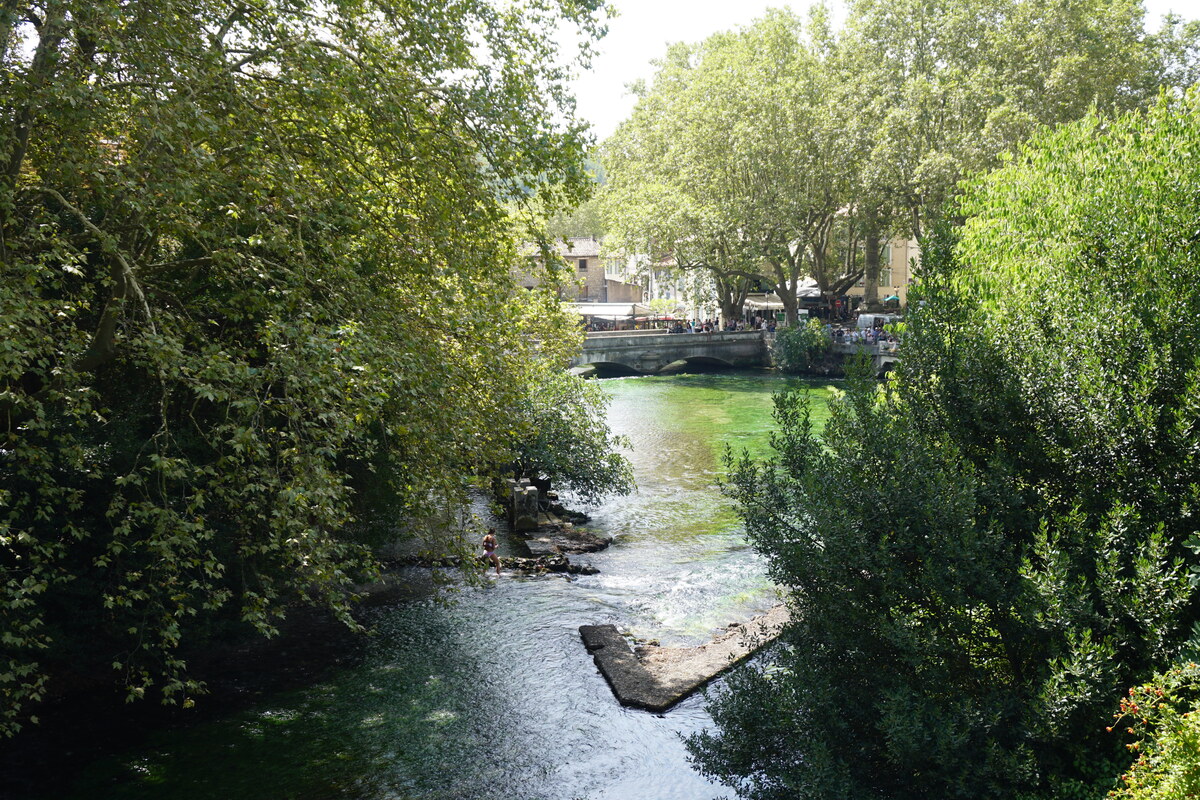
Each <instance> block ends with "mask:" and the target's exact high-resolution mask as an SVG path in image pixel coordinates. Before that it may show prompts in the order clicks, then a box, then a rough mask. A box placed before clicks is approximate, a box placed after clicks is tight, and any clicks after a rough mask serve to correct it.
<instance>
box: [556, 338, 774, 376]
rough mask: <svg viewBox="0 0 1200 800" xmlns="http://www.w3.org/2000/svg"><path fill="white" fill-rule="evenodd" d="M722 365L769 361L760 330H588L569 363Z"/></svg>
mask: <svg viewBox="0 0 1200 800" xmlns="http://www.w3.org/2000/svg"><path fill="white" fill-rule="evenodd" d="M681 361H682V362H686V363H688V364H692V365H703V364H708V365H713V366H722V367H762V366H766V365H767V364H769V363H770V361H769V357H768V354H767V345H766V342H765V341H764V340H763V334H762V332H760V331H737V332H734V331H720V332H713V333H664V332H663V331H611V332H603V333H589V334H588V335H587V339H586V340H584V343H583V351H582V352H581V353H580V354H579V355H578V356H576V357H575V358H574V360H572V362H571V366H572V367H583V366H585V365H588V364H592V365H595V367H596V368H597V369H598V370H609V371H624V372H637V373H641V374H643V375H644V374H653V373H655V372H660V371H662V370H663V369H664V368H665V367H667V366H668V365H671V364H676V363H678V362H681Z"/></svg>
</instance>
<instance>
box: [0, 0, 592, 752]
mask: <svg viewBox="0 0 1200 800" xmlns="http://www.w3.org/2000/svg"><path fill="white" fill-rule="evenodd" d="M602 9H603V2H602V0H583V1H582V2H579V1H577V0H569V1H568V0H519V1H518V2H511V3H509V2H505V3H491V2H489V1H488V0H464V1H463V2H455V3H451V4H446V3H442V2H430V1H429V0H366V2H357V1H356V2H341V1H340V0H334V1H333V2H274V1H271V2H260V3H242V2H235V1H234V0H187V2H183V1H182V0H155V2H138V3H129V2H122V1H121V0H36V1H35V2H11V3H4V4H3V8H2V9H0V36H3V46H4V51H3V58H4V64H3V71H2V72H0V286H2V287H3V291H0V330H3V331H4V336H3V340H2V342H0V570H2V579H0V620H2V622H0V625H2V628H0V629H2V638H0V696H2V697H3V702H2V703H0V730H3V731H6V732H11V731H12V730H15V729H16V728H17V727H18V725H19V721H20V719H22V715H23V714H25V713H27V709H26V710H24V711H23V709H25V707H26V706H27V705H28V703H29V701H35V700H38V699H39V698H41V697H42V696H43V695H44V694H45V693H46V692H47V691H48V690H51V691H53V690H55V689H56V687H55V686H54V685H51V684H49V683H48V679H49V677H50V676H52V675H57V674H59V673H60V672H61V670H62V668H63V667H64V665H69V666H71V667H72V668H74V669H76V670H78V671H79V672H81V673H92V674H100V675H104V674H109V675H112V674H113V672H112V671H114V670H115V673H116V675H117V676H119V677H120V678H121V679H122V680H123V681H124V682H125V684H126V685H127V686H128V688H129V691H130V694H131V695H132V696H141V695H143V694H147V693H150V692H155V693H161V694H160V696H164V697H167V698H175V699H178V698H181V697H183V696H185V695H187V694H189V693H191V692H192V691H193V690H194V689H195V688H196V687H195V686H194V684H193V683H191V682H190V681H189V680H188V678H187V676H186V673H185V671H184V667H185V665H184V662H183V658H182V657H181V655H180V653H181V644H182V643H186V642H187V641H188V639H189V637H190V636H191V634H193V633H195V632H196V631H197V630H198V629H199V628H200V627H202V626H204V625H207V624H211V623H213V622H214V621H219V620H221V619H233V620H241V621H243V622H244V623H245V624H248V625H249V626H252V627H253V628H255V629H257V630H259V631H261V632H264V633H270V632H272V631H273V630H274V627H275V624H276V622H277V620H278V619H279V617H280V616H281V615H282V614H283V613H284V610H285V608H286V606H287V605H288V604H289V603H290V602H293V601H297V600H304V601H313V602H318V603H323V604H325V605H327V606H329V607H331V608H333V609H334V610H335V611H337V612H338V613H339V614H341V615H342V616H343V617H345V618H347V619H348V617H346V615H347V612H348V604H347V597H348V589H349V587H350V586H351V585H352V584H353V582H354V581H355V580H356V579H358V578H360V577H361V576H362V575H364V574H369V573H370V570H371V567H372V562H373V559H372V555H371V551H370V549H369V547H368V545H370V544H371V540H370V538H369V537H367V536H365V535H352V533H353V532H361V531H362V530H363V529H362V527H361V526H358V527H350V526H348V525H347V523H348V522H349V521H350V520H351V519H352V518H353V516H354V514H355V512H356V511H357V510H358V508H356V504H357V501H356V497H362V493H361V492H357V490H359V489H360V488H361V487H364V486H367V485H371V486H379V485H380V484H383V485H386V488H387V491H388V493H389V495H390V496H391V498H392V500H393V501H394V503H395V506H396V508H398V509H399V510H400V511H401V512H402V513H403V515H404V518H405V520H406V521H407V522H409V523H413V524H412V525H410V526H409V527H410V528H415V527H419V526H418V525H416V523H417V522H419V519H420V517H422V516H430V515H433V514H436V513H438V512H441V511H443V510H444V509H446V508H450V507H453V506H454V504H455V503H456V502H457V501H458V500H459V499H460V498H461V496H462V493H463V491H464V489H465V486H466V481H467V479H468V478H469V477H470V476H471V475H472V474H473V473H474V472H476V471H477V470H478V469H480V468H483V467H485V466H486V465H492V464H504V463H508V462H509V461H510V460H511V445H512V443H513V433H514V426H513V425H512V424H510V419H511V415H512V414H513V413H514V409H515V408H517V407H518V406H519V405H520V404H522V403H526V402H528V398H529V395H530V393H531V392H536V390H537V389H536V381H537V380H539V379H540V376H541V375H542V373H543V372H544V367H543V366H541V365H540V363H539V362H546V361H548V362H550V363H560V359H561V357H562V354H563V352H564V349H565V348H568V347H570V346H572V344H573V343H574V342H575V341H576V338H575V337H576V334H575V332H574V327H573V326H572V325H570V323H568V322H566V321H565V320H564V319H563V317H562V315H561V314H560V313H559V312H558V310H557V303H556V302H554V301H553V300H552V299H551V298H550V297H549V295H548V294H539V293H526V292H524V291H523V290H522V291H518V290H515V289H514V288H513V285H512V281H511V279H510V278H509V270H510V265H511V264H513V263H514V261H516V260H517V254H516V248H515V246H514V244H513V241H514V239H515V238H516V236H517V235H518V234H519V233H520V232H519V231H517V230H515V229H514V228H513V226H512V223H511V221H510V220H511V217H510V210H511V209H512V208H513V207H519V206H520V205H521V204H522V203H525V202H526V201H527V200H529V201H532V200H533V199H534V198H536V202H537V203H538V204H539V207H540V208H545V209H554V208H556V207H559V206H561V205H562V204H563V203H564V202H565V201H570V200H574V199H578V198H580V197H582V196H584V194H585V193H586V192H587V190H588V187H589V186H590V180H589V179H588V177H587V175H586V174H585V173H584V171H583V166H582V165H583V158H582V153H583V145H584V143H583V142H582V140H581V137H580V130H581V126H580V125H579V124H578V123H576V122H574V121H573V120H572V117H571V115H570V107H571V104H570V102H569V99H568V98H567V95H566V93H565V89H564V85H565V84H564V82H565V80H566V78H567V77H568V73H567V72H566V71H565V68H563V67H562V66H560V65H559V53H558V52H557V47H556V45H555V43H554V42H553V41H552V40H551V37H550V34H551V32H553V31H556V30H562V29H564V28H565V29H573V30H576V31H578V32H579V34H580V36H581V38H582V40H583V41H584V42H585V43H586V42H590V41H591V39H593V38H594V37H595V36H597V35H599V33H600V32H601V28H600V25H599V20H598V16H600V14H601V12H602ZM583 53H584V55H586V54H587V46H586V44H585V46H584V48H583ZM555 120H560V121H561V122H555ZM356 492H357V493H356Z"/></svg>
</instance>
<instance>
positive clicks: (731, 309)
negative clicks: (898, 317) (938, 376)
mask: <svg viewBox="0 0 1200 800" xmlns="http://www.w3.org/2000/svg"><path fill="white" fill-rule="evenodd" d="M849 6H850V8H849V14H848V18H847V20H846V25H845V28H844V30H841V31H834V30H833V29H832V26H831V22H830V15H829V13H828V10H827V9H826V8H824V7H823V6H816V7H815V8H814V9H813V10H812V11H811V12H810V14H809V16H808V18H807V19H801V18H800V17H798V16H797V15H795V14H793V13H791V12H786V11H771V12H768V13H767V14H766V15H765V16H764V17H763V18H762V19H759V20H757V21H755V22H754V23H753V24H752V25H749V26H747V27H746V28H744V29H741V30H736V31H731V32H724V33H719V34H716V35H713V36H711V37H710V38H708V39H707V40H705V41H704V42H701V43H697V44H693V45H685V44H679V45H675V46H674V47H672V48H671V49H670V50H669V51H668V52H667V54H666V56H665V58H663V59H662V61H661V62H660V64H659V69H658V72H657V74H656V75H655V76H654V78H653V80H652V81H651V82H649V83H647V84H644V85H639V86H637V87H635V89H636V91H637V94H638V103H637V106H636V107H635V109H634V111H633V114H632V115H631V116H630V118H629V119H627V120H626V121H625V122H623V123H622V124H621V126H620V127H619V128H618V129H617V131H616V133H615V134H613V136H612V137H611V139H609V140H608V141H607V142H606V143H605V145H604V147H603V150H602V160H603V162H604V166H605V168H606V169H607V177H608V182H607V184H606V186H605V187H604V190H603V192H602V193H601V204H602V207H603V208H604V210H605V215H606V217H607V221H608V227H609V229H610V230H609V233H610V239H609V244H610V246H612V247H615V248H618V249H620V248H623V249H624V251H625V252H629V253H640V254H644V255H646V256H647V257H648V258H647V262H646V267H647V268H648V269H649V268H654V269H661V268H664V267H673V268H674V269H676V270H704V271H705V272H706V273H707V274H709V275H710V276H711V277H712V280H713V282H714V284H715V289H716V296H717V300H718V302H720V304H721V306H722V315H723V316H725V317H727V318H728V317H730V316H737V315H740V313H741V304H742V299H743V298H744V295H745V291H746V287H747V285H750V286H757V285H758V284H759V283H760V282H765V283H766V284H767V285H769V286H771V287H772V288H773V289H774V291H775V293H776V294H777V296H778V297H779V298H780V300H781V301H782V302H783V304H784V307H785V309H786V311H787V317H788V321H789V323H791V324H794V323H795V322H796V319H797V314H796V307H797V304H796V290H797V288H798V287H799V286H800V284H801V281H802V280H803V279H804V278H805V277H806V276H811V277H812V278H814V279H815V280H816V282H817V284H818V286H819V287H820V288H821V291H822V292H823V293H824V294H825V295H826V296H827V297H829V298H833V297H836V296H838V295H841V294H843V293H844V292H845V291H846V289H847V288H849V287H850V286H852V285H853V284H854V283H855V281H857V280H858V279H859V278H860V277H865V279H866V287H865V291H866V297H867V298H868V302H875V301H877V299H878V296H877V292H876V283H877V281H878V277H879V271H880V268H881V264H880V242H881V241H887V239H889V238H890V237H892V236H899V235H905V236H912V237H917V238H920V237H921V236H922V234H923V232H924V230H925V227H926V225H927V224H928V217H929V215H930V213H931V212H932V211H934V210H935V209H938V208H941V207H942V205H943V204H944V203H945V202H946V201H947V199H948V198H951V197H953V196H954V194H955V192H957V185H958V182H959V181H960V180H961V179H962V178H963V177H964V176H965V175H969V174H971V173H973V172H975V171H978V170H982V169H989V168H992V167H994V166H996V165H997V164H998V163H999V157H1000V154H1001V153H1004V152H1006V151H1009V150H1011V149H1012V148H1014V147H1015V146H1016V145H1018V144H1019V143H1020V142H1022V141H1024V140H1025V139H1026V138H1027V137H1028V136H1029V135H1030V134H1031V133H1032V132H1033V131H1034V130H1036V129H1037V128H1038V127H1039V126H1041V125H1048V124H1056V123H1061V122H1068V121H1072V120H1076V119H1079V118H1080V117H1082V116H1083V115H1084V114H1085V113H1086V112H1087V111H1088V110H1089V109H1091V108H1097V109H1099V110H1102V111H1109V112H1122V111H1128V110H1132V109H1137V108H1144V107H1145V106H1146V105H1147V104H1149V103H1151V102H1152V101H1153V99H1154V97H1155V96H1156V94H1157V92H1158V91H1159V88H1160V87H1162V86H1170V87H1186V86H1188V85H1190V82H1191V81H1192V80H1193V79H1194V78H1195V76H1196V74H1197V64H1198V63H1200V62H1198V61H1197V58H1196V56H1197V52H1198V49H1197V47H1196V42H1197V41H1198V40H1200V24H1197V23H1189V24H1186V25H1185V24H1183V23H1182V22H1181V21H1179V20H1178V19H1174V20H1172V21H1171V22H1170V23H1169V24H1168V25H1166V26H1165V27H1164V28H1163V29H1162V30H1161V31H1159V32H1157V33H1154V34H1151V33H1148V32H1147V31H1146V30H1145V29H1144V20H1143V17H1144V11H1143V9H1142V7H1141V4H1140V3H1138V2H1137V0H1081V2H1070V3H1059V2H1044V0H856V2H853V3H850V4H849ZM705 299H706V300H707V298H705Z"/></svg>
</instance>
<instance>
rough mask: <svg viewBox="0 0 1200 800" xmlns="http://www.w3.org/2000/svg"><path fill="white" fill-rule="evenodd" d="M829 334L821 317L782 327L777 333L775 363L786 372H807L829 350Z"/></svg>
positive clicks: (774, 349) (774, 351)
mask: <svg viewBox="0 0 1200 800" xmlns="http://www.w3.org/2000/svg"><path fill="white" fill-rule="evenodd" d="M830 344H831V342H830V340H829V335H828V334H827V333H826V332H825V326H824V325H822V324H821V321H820V320H819V319H815V318H814V319H810V320H808V321H806V322H805V323H804V324H802V325H797V326H795V327H787V328H780V329H779V331H778V332H777V333H776V334H775V346H774V348H773V350H772V352H773V353H774V354H775V365H776V366H777V367H779V369H781V370H783V371H784V372H790V373H792V374H799V373H802V372H806V371H807V370H808V369H809V368H810V367H811V366H812V365H813V364H815V363H816V362H817V361H819V360H820V359H821V357H822V356H824V355H825V353H827V352H828V351H829V347H830Z"/></svg>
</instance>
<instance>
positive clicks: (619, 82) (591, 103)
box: [575, 0, 1200, 141]
mask: <svg viewBox="0 0 1200 800" xmlns="http://www.w3.org/2000/svg"><path fill="white" fill-rule="evenodd" d="M611 2H612V5H614V6H615V7H616V8H617V10H618V11H619V13H620V16H619V17H617V18H616V19H614V20H612V21H611V22H610V24H609V29H608V35H607V36H606V37H605V38H604V39H603V40H601V42H600V44H599V51H600V52H599V55H598V56H597V57H596V58H595V59H594V60H593V64H592V69H591V71H590V72H588V73H585V74H584V75H582V76H580V77H579V78H578V79H576V81H575V96H576V98H577V99H578V103H579V105H578V113H579V115H580V116H581V117H583V118H584V119H586V120H588V121H589V122H591V124H592V129H593V131H594V133H595V136H596V140H597V141H603V140H604V139H605V138H607V137H608V136H609V135H610V134H611V133H612V132H613V131H614V130H615V129H616V127H617V125H618V124H619V123H620V122H621V121H622V120H623V119H625V118H626V117H627V116H629V114H630V112H631V111H632V110H633V98H632V97H631V96H629V95H628V93H627V92H626V90H625V86H626V85H627V84H629V83H632V82H633V81H635V80H638V79H639V78H645V79H647V80H649V79H650V78H651V77H652V76H653V74H654V68H653V66H651V64H650V62H651V61H652V60H653V59H657V58H660V57H662V55H663V54H664V53H666V50H667V45H668V44H670V43H673V42H699V41H703V40H704V39H706V38H708V36H709V35H711V34H713V33H717V32H718V31H724V30H730V29H731V28H735V27H740V26H743V25H746V24H748V23H749V22H751V21H752V20H754V19H755V18H757V17H760V16H762V14H763V12H765V11H766V10H767V9H768V8H771V7H779V6H781V5H783V4H784V0H774V2H772V0H611ZM1142 3H1143V5H1144V6H1145V8H1146V19H1147V20H1148V24H1147V27H1148V28H1150V29H1151V30H1156V29H1157V28H1158V20H1159V18H1160V17H1161V16H1162V15H1163V14H1165V13H1167V12H1168V11H1174V12H1175V13H1176V14H1179V15H1181V16H1183V17H1185V18H1188V19H1196V18H1198V17H1200V0H1142ZM791 6H792V8H794V9H796V10H803V9H806V8H807V7H808V3H807V2H805V0H799V1H798V2H792V3H791ZM830 6H831V7H832V9H833V16H834V21H835V23H838V24H840V23H841V21H842V20H844V19H845V10H844V8H843V7H842V3H839V2H837V0H832V1H831V2H830Z"/></svg>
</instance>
